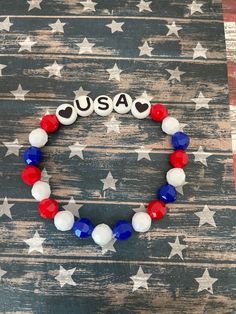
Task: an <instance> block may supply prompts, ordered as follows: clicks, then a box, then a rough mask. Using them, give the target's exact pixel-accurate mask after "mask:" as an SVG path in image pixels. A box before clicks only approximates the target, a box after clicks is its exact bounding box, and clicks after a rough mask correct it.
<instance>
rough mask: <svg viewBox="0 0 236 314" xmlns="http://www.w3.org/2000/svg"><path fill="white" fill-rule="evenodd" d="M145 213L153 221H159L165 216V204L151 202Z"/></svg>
mask: <svg viewBox="0 0 236 314" xmlns="http://www.w3.org/2000/svg"><path fill="white" fill-rule="evenodd" d="M147 212H148V215H149V216H150V217H151V218H152V219H153V220H160V219H162V218H164V217H165V215H166V204H165V203H163V202H161V201H158V200H154V201H151V202H150V203H149V204H148V207H147Z"/></svg>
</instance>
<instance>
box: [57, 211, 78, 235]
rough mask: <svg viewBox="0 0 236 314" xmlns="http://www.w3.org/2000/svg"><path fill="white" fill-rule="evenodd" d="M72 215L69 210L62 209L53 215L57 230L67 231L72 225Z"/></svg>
mask: <svg viewBox="0 0 236 314" xmlns="http://www.w3.org/2000/svg"><path fill="white" fill-rule="evenodd" d="M74 220H75V219H74V215H73V214H72V213H71V212H70V211H69V210H62V211H60V212H58V213H57V214H56V215H55V217H54V225H55V227H56V228H57V230H60V231H68V230H71V229H72V227H73V225H74Z"/></svg>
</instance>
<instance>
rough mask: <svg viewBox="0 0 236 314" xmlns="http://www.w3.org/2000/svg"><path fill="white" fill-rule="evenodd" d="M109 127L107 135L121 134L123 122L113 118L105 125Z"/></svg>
mask: <svg viewBox="0 0 236 314" xmlns="http://www.w3.org/2000/svg"><path fill="white" fill-rule="evenodd" d="M103 124H104V125H105V126H106V127H107V133H111V132H115V133H120V124H121V122H120V121H118V120H116V118H115V117H114V116H113V117H112V118H111V120H110V121H108V122H104V123H103Z"/></svg>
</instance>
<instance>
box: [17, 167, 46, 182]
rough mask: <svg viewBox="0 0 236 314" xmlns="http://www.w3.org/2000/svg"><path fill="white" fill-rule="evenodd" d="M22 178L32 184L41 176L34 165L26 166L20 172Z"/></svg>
mask: <svg viewBox="0 0 236 314" xmlns="http://www.w3.org/2000/svg"><path fill="white" fill-rule="evenodd" d="M21 178H22V180H23V181H24V182H25V183H26V184H28V185H33V184H34V183H35V182H37V181H39V180H40V178H41V170H40V169H39V168H37V167H35V166H27V167H25V169H24V170H23V171H22V173H21Z"/></svg>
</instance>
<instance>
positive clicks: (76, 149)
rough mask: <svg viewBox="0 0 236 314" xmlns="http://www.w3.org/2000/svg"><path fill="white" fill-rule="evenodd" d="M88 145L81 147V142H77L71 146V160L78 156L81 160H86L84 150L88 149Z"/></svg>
mask: <svg viewBox="0 0 236 314" xmlns="http://www.w3.org/2000/svg"><path fill="white" fill-rule="evenodd" d="M86 146H87V145H81V144H80V143H79V142H75V144H73V145H71V146H69V149H70V150H71V152H70V156H69V158H72V157H74V156H78V157H79V158H81V159H84V156H83V150H84V149H85V148H86Z"/></svg>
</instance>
